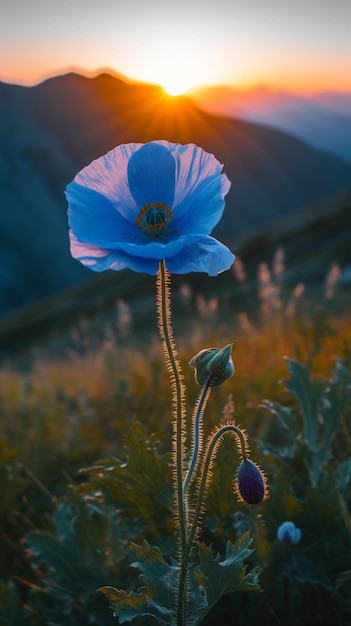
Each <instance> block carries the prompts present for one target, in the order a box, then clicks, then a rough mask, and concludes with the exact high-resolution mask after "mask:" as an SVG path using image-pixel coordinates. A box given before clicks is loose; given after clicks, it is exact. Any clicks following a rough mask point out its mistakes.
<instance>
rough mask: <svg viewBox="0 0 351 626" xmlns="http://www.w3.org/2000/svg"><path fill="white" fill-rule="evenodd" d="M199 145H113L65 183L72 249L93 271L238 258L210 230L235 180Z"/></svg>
mask: <svg viewBox="0 0 351 626" xmlns="http://www.w3.org/2000/svg"><path fill="white" fill-rule="evenodd" d="M221 171H222V165H221V164H220V163H219V162H218V161H217V159H216V158H215V157H214V156H213V155H212V154H208V153H207V152H205V151H204V150H202V149H201V148H199V147H198V146H196V145H194V144H188V145H181V144H174V143H170V142H168V141H164V140H160V141H153V142H150V143H147V144H137V143H130V144H124V145H121V146H118V147H117V148H114V149H113V150H111V151H110V152H108V153H107V154H106V155H104V156H102V157H100V158H99V159H97V160H96V161H93V162H92V163H90V165H88V166H87V167H85V168H84V169H82V170H81V171H80V172H79V173H78V174H77V176H76V177H75V178H74V180H73V181H72V182H71V183H70V184H69V185H68V186H67V188H66V197H67V201H68V207H69V208H68V220H69V225H70V245H71V254H72V256H73V257H74V258H75V259H78V260H79V261H81V263H83V264H84V265H86V266H88V267H89V268H91V269H92V270H95V271H97V272H101V271H103V270H106V269H112V270H121V269H124V268H126V267H129V268H130V269H132V270H135V271H137V272H145V273H147V274H155V273H156V272H157V270H158V267H159V262H160V261H161V260H165V262H166V266H167V268H168V270H169V271H170V272H171V273H175V274H185V273H187V272H192V271H196V272H207V273H208V274H209V275H210V276H215V275H217V274H218V273H220V272H222V271H224V270H227V269H229V267H230V266H231V265H232V263H233V261H234V259H235V257H234V255H233V254H232V253H231V252H230V250H228V248H226V246H224V245H223V244H222V243H220V242H219V241H217V240H216V239H214V238H213V237H210V236H209V234H210V232H211V231H212V230H213V228H214V227H215V226H216V224H217V223H218V221H219V220H220V218H221V217H222V213H223V209H224V196H225V195H226V194H227V193H228V191H229V188H230V182H229V180H228V178H227V176H226V175H225V174H221Z"/></svg>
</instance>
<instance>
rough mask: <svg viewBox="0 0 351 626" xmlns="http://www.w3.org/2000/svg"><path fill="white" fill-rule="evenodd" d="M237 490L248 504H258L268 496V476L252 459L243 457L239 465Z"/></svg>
mask: <svg viewBox="0 0 351 626" xmlns="http://www.w3.org/2000/svg"><path fill="white" fill-rule="evenodd" d="M235 490H236V492H237V495H238V497H239V499H240V500H245V502H247V503H248V504H258V503H259V502H261V501H262V500H264V499H265V498H267V491H268V490H267V481H266V477H265V475H264V473H263V472H262V470H261V469H260V468H259V467H258V465H256V463H254V462H253V461H251V460H250V459H243V460H242V461H241V463H240V465H239V469H238V473H237V477H236V489H235Z"/></svg>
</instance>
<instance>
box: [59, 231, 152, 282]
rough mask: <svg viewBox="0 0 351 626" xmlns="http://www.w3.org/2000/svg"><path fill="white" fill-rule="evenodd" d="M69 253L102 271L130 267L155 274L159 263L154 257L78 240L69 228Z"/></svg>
mask: <svg viewBox="0 0 351 626" xmlns="http://www.w3.org/2000/svg"><path fill="white" fill-rule="evenodd" d="M69 237H70V245H71V254H72V256H73V258H74V259H77V261H80V262H81V263H82V264H83V265H85V266H86V267H88V268H89V269H91V270H94V272H104V271H105V270H114V271H119V270H123V269H126V268H130V269H132V270H134V271H135V272H142V273H145V274H156V272H157V270H158V267H159V263H158V261H157V260H155V259H145V258H139V257H133V256H129V255H128V254H126V253H125V252H123V251H122V250H117V251H116V250H107V249H106V248H99V247H98V246H92V245H90V244H88V243H82V242H81V241H78V240H77V238H76V236H75V235H74V233H73V232H72V231H71V230H70V232H69Z"/></svg>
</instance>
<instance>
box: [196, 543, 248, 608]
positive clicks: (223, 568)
mask: <svg viewBox="0 0 351 626" xmlns="http://www.w3.org/2000/svg"><path fill="white" fill-rule="evenodd" d="M251 543H252V539H251V537H250V534H249V532H247V533H244V535H242V536H241V537H240V539H238V541H236V543H235V544H232V543H231V542H230V541H228V542H227V545H226V556H225V559H224V560H223V561H220V556H219V554H217V555H214V554H213V552H212V550H211V548H210V547H209V546H207V545H205V544H204V543H199V544H198V547H199V558H200V568H199V571H198V579H199V582H200V584H201V586H202V588H203V591H204V593H205V594H206V597H207V604H208V606H207V608H206V611H205V613H207V612H208V611H209V610H210V609H211V608H212V607H213V606H214V605H215V604H216V602H218V600H219V599H220V598H221V597H222V596H224V595H225V594H227V593H231V592H233V591H252V590H256V591H258V590H259V589H260V587H259V585H258V572H257V570H256V569H255V570H253V571H251V572H250V573H249V574H246V568H247V565H246V564H245V562H244V561H245V560H246V559H247V558H248V557H249V556H250V555H251V554H252V552H253V551H254V550H253V549H251V548H250V547H249V546H250V545H251ZM205 613H203V615H204V614H205Z"/></svg>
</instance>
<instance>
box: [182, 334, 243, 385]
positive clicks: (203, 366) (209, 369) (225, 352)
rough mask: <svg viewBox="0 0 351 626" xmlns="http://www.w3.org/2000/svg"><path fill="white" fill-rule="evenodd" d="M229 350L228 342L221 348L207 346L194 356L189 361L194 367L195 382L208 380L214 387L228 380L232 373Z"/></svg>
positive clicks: (201, 383)
mask: <svg viewBox="0 0 351 626" xmlns="http://www.w3.org/2000/svg"><path fill="white" fill-rule="evenodd" d="M231 350H232V344H231V343H230V344H228V345H227V346H225V347H224V348H222V349H221V350H220V349H219V348H207V349H205V350H201V351H200V352H199V353H198V354H197V355H196V356H194V357H193V358H192V359H191V361H190V362H189V363H190V365H191V366H192V367H193V368H194V369H195V379H196V382H198V383H199V385H204V384H205V383H206V382H207V381H208V380H209V385H210V387H215V386H217V385H221V384H222V383H224V382H225V381H226V380H228V378H230V377H231V376H232V375H233V374H234V363H233V361H232V357H231V354H230V353H231Z"/></svg>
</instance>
